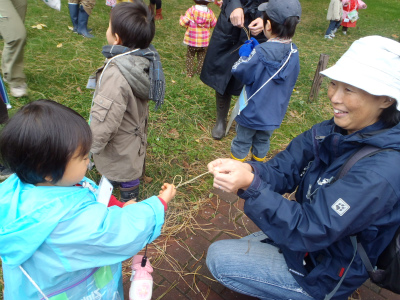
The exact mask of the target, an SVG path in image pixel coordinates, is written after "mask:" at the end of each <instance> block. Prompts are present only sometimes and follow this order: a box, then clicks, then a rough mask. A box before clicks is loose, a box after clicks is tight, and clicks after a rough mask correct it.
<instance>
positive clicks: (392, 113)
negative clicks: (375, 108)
mask: <svg viewBox="0 0 400 300" xmlns="http://www.w3.org/2000/svg"><path fill="white" fill-rule="evenodd" d="M393 100H394V101H393V104H392V105H390V106H389V107H387V108H385V109H384V110H383V111H382V113H381V115H380V116H379V119H380V120H381V121H382V122H383V123H384V124H385V125H386V126H387V127H388V128H390V127H393V126H395V125H397V124H399V123H400V111H398V110H397V101H396V100H395V99H393Z"/></svg>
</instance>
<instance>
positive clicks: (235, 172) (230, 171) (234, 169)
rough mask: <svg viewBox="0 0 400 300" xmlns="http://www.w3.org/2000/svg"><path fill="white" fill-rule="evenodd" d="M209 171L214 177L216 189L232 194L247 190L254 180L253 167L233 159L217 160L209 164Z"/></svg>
mask: <svg viewBox="0 0 400 300" xmlns="http://www.w3.org/2000/svg"><path fill="white" fill-rule="evenodd" d="M208 170H209V171H210V172H211V173H213V175H214V184H213V186H214V187H215V188H219V189H221V190H223V191H227V192H232V193H236V192H237V191H238V190H239V189H243V190H246V189H247V188H248V187H249V186H250V184H251V183H252V182H253V179H254V174H253V173H252V170H253V168H252V167H251V165H249V164H246V163H243V162H240V161H237V160H233V159H227V158H219V159H216V160H214V161H212V162H210V163H209V164H208Z"/></svg>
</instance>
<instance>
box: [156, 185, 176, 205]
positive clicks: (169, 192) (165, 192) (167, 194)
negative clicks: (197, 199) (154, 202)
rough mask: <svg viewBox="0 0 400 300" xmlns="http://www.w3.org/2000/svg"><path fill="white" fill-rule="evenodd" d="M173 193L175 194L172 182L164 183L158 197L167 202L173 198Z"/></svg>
mask: <svg viewBox="0 0 400 300" xmlns="http://www.w3.org/2000/svg"><path fill="white" fill-rule="evenodd" d="M175 194H176V188H175V186H174V185H173V184H169V183H164V184H163V186H162V187H161V190H160V193H159V194H158V197H160V198H162V199H163V200H164V201H165V203H167V204H168V202H170V201H171V200H172V199H174V197H175Z"/></svg>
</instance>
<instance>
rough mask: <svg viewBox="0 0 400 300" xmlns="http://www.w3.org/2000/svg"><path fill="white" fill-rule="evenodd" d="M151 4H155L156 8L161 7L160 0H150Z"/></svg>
mask: <svg viewBox="0 0 400 300" xmlns="http://www.w3.org/2000/svg"><path fill="white" fill-rule="evenodd" d="M150 3H151V4H153V5H154V4H155V5H156V9H160V8H161V0H150Z"/></svg>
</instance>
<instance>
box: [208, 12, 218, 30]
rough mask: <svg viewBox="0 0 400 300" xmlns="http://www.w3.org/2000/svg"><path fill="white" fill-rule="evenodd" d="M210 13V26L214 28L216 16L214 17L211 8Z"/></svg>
mask: <svg viewBox="0 0 400 300" xmlns="http://www.w3.org/2000/svg"><path fill="white" fill-rule="evenodd" d="M210 14H211V22H210V28H214V27H215V25H217V18H216V17H215V14H214V12H213V11H212V10H210Z"/></svg>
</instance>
